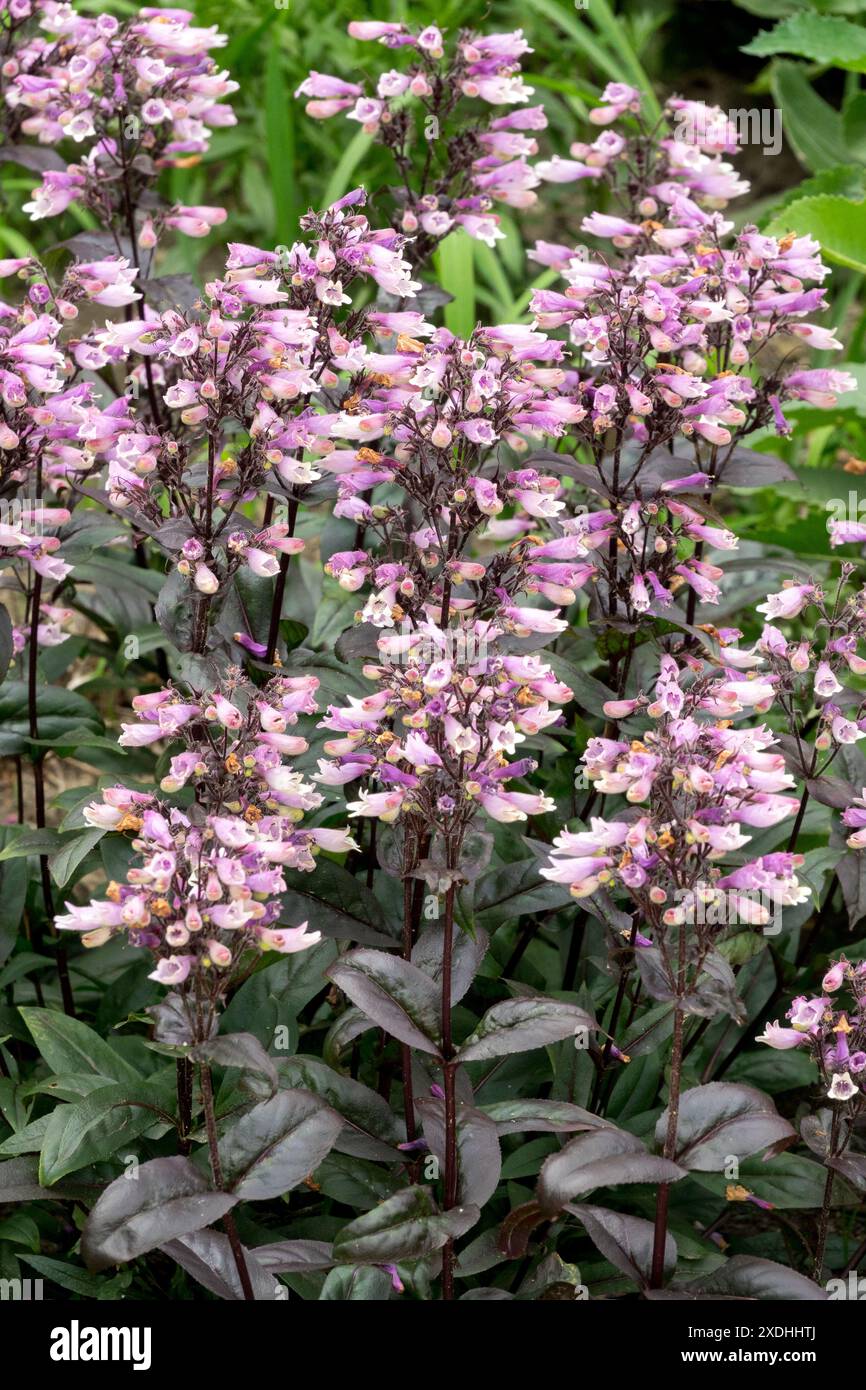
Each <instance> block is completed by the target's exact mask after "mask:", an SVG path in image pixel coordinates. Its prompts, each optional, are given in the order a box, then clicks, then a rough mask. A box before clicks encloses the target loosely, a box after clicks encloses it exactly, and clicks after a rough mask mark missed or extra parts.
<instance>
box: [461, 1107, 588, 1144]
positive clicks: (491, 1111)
mask: <svg viewBox="0 0 866 1390" xmlns="http://www.w3.org/2000/svg"><path fill="white" fill-rule="evenodd" d="M481 1108H482V1110H483V1111H484V1113H485V1114H486V1115H488V1116H489V1117H490V1119H491V1120H493V1122H494V1124H495V1125H496V1128H497V1129H498V1131H499V1133H500V1135H501V1136H502V1137H503V1138H505V1136H506V1135H508V1134H520V1133H521V1132H524V1131H526V1130H532V1131H535V1132H536V1133H540V1134H568V1133H570V1132H573V1131H574V1130H580V1129H603V1128H604V1127H605V1125H606V1124H607V1121H606V1120H603V1119H601V1118H600V1116H598V1115H595V1114H594V1113H593V1112H592V1111H591V1110H584V1109H583V1107H582V1106H581V1105H572V1104H571V1103H570V1102H569V1101H564V1100H498V1101H496V1102H495V1103H494V1104H493V1105H484V1106H482V1107H481Z"/></svg>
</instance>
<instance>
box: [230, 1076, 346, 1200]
mask: <svg viewBox="0 0 866 1390" xmlns="http://www.w3.org/2000/svg"><path fill="white" fill-rule="evenodd" d="M342 1128H343V1121H342V1119H341V1117H340V1116H339V1115H338V1114H337V1113H336V1111H335V1110H332V1109H331V1107H330V1106H329V1105H326V1104H325V1102H324V1101H323V1100H320V1099H319V1097H318V1096H314V1095H313V1094H312V1093H311V1092H310V1091H278V1092H277V1094H276V1095H275V1096H271V1098H270V1100H265V1101H262V1102H261V1104H260V1105H256V1106H253V1108H252V1110H248V1111H247V1113H246V1114H245V1115H242V1116H241V1117H240V1119H239V1120H236V1121H235V1123H234V1124H233V1125H232V1126H231V1128H229V1129H227V1130H226V1131H225V1133H224V1134H223V1136H222V1138H221V1139H220V1143H219V1150H220V1158H221V1160H222V1169H223V1174H224V1177H225V1182H226V1186H228V1187H230V1188H231V1189H232V1191H233V1192H234V1193H235V1194H236V1195H237V1196H238V1197H239V1198H242V1199H244V1200H245V1201H266V1200H267V1199H268V1198H270V1197H282V1196H283V1194H284V1193H286V1192H290V1191H291V1190H292V1188H293V1187H297V1186H298V1183H301V1182H303V1181H304V1178H306V1177H309V1176H310V1174H311V1173H313V1172H314V1171H315V1169H316V1168H318V1166H319V1164H320V1163H321V1162H322V1159H323V1158H325V1157H326V1156H327V1154H329V1153H330V1151H331V1149H332V1148H333V1147H334V1142H335V1140H336V1138H337V1135H338V1134H339V1133H340V1130H341V1129H342Z"/></svg>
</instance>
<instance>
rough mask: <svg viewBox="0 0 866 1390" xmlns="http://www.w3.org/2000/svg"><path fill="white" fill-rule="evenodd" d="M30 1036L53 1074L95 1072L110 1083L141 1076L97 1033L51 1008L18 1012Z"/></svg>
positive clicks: (75, 1019) (137, 1079)
mask: <svg viewBox="0 0 866 1390" xmlns="http://www.w3.org/2000/svg"><path fill="white" fill-rule="evenodd" d="M19 1013H20V1014H21V1017H22V1018H23V1019H24V1022H25V1023H26V1025H27V1027H28V1029H29V1030H30V1035H31V1037H32V1038H33V1041H34V1042H35V1044H36V1046H37V1047H38V1049H39V1051H40V1053H41V1055H42V1056H43V1057H44V1059H45V1061H46V1062H47V1063H48V1065H49V1067H50V1068H51V1070H52V1071H53V1072H57V1073H58V1074H59V1073H63V1072H82V1073H88V1072H95V1073H96V1075H97V1076H105V1077H107V1078H108V1079H109V1080H110V1081H121V1082H130V1081H140V1080H141V1077H140V1076H139V1073H138V1072H137V1071H136V1070H135V1067H132V1066H130V1064H129V1062H127V1061H125V1060H124V1059H123V1057H121V1056H120V1055H119V1054H118V1053H117V1052H116V1051H115V1049H114V1048H113V1047H110V1046H109V1044H108V1043H107V1042H103V1040H102V1038H100V1036H99V1034H98V1033H94V1031H93V1029H92V1028H88V1027H87V1025H86V1024H85V1023H81V1022H80V1020H79V1019H77V1018H68V1017H67V1016H66V1014H61V1013H55V1012H54V1011H53V1010H52V1009H31V1008H22V1009H19Z"/></svg>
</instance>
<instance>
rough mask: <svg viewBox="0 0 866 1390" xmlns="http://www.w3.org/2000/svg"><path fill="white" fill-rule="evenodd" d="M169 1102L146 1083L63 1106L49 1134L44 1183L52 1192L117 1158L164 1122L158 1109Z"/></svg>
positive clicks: (43, 1153)
mask: <svg viewBox="0 0 866 1390" xmlns="http://www.w3.org/2000/svg"><path fill="white" fill-rule="evenodd" d="M164 1100H165V1096H164V1094H163V1093H161V1092H160V1091H159V1090H157V1089H156V1088H155V1087H153V1086H152V1085H147V1084H145V1083H141V1084H140V1085H138V1086H132V1087H130V1086H128V1085H116V1086H102V1087H100V1088H99V1090H97V1091H93V1092H92V1093H91V1094H90V1095H89V1096H87V1097H86V1098H85V1099H84V1100H80V1101H77V1102H76V1103H75V1104H74V1105H58V1106H57V1108H56V1110H54V1111H52V1113H51V1116H50V1118H49V1121H48V1126H47V1128H46V1130H45V1138H44V1139H43V1142H42V1151H41V1153H40V1157H39V1181H40V1182H41V1183H42V1184H43V1186H45V1187H51V1186H52V1184H53V1183H55V1182H57V1181H58V1179H59V1178H63V1177H65V1176H66V1174H67V1173H73V1172H75V1171H76V1170H77V1169H79V1168H85V1167H86V1166H87V1165H88V1164H90V1163H100V1162H102V1160H103V1159H106V1158H108V1157H109V1155H110V1154H113V1153H116V1151H117V1150H118V1149H119V1148H120V1146H121V1144H125V1143H127V1142H129V1141H130V1140H132V1139H137V1138H138V1136H139V1135H140V1134H143V1133H144V1131H145V1130H147V1129H150V1128H152V1126H153V1125H154V1124H155V1123H157V1122H158V1121H159V1118H160V1117H159V1115H157V1114H156V1113H155V1109H156V1108H158V1107H159V1106H160V1102H161V1101H162V1102H164Z"/></svg>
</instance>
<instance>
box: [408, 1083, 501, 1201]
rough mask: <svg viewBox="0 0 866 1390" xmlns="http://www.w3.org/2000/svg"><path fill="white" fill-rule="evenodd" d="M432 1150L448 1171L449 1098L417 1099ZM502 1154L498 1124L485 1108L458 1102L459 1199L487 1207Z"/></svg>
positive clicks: (422, 1123)
mask: <svg viewBox="0 0 866 1390" xmlns="http://www.w3.org/2000/svg"><path fill="white" fill-rule="evenodd" d="M415 1108H416V1110H417V1111H418V1112H419V1114H420V1116H421V1125H422V1128H423V1130H424V1138H425V1139H426V1140H427V1143H428V1145H429V1148H430V1152H431V1153H432V1154H434V1155H435V1157H436V1158H437V1159H438V1160H439V1167H440V1171H441V1172H444V1171H445V1102H444V1101H443V1100H439V1099H438V1098H427V1099H425V1100H419V1101H416V1102H415ZM501 1170H502V1154H501V1151H500V1148H499V1135H498V1134H497V1131H496V1125H495V1124H494V1123H493V1121H492V1120H491V1119H490V1118H489V1116H487V1115H485V1114H484V1113H483V1112H482V1111H481V1110H476V1109H475V1107H474V1106H472V1105H465V1104H463V1103H462V1102H458V1103H457V1200H458V1201H459V1202H460V1203H461V1204H462V1205H464V1206H466V1205H469V1204H471V1205H472V1206H476V1207H483V1206H484V1204H485V1202H489V1200H490V1198H491V1197H492V1196H493V1194H494V1192H495V1191H496V1188H497V1185H498V1183H499V1175H500V1172H501Z"/></svg>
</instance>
